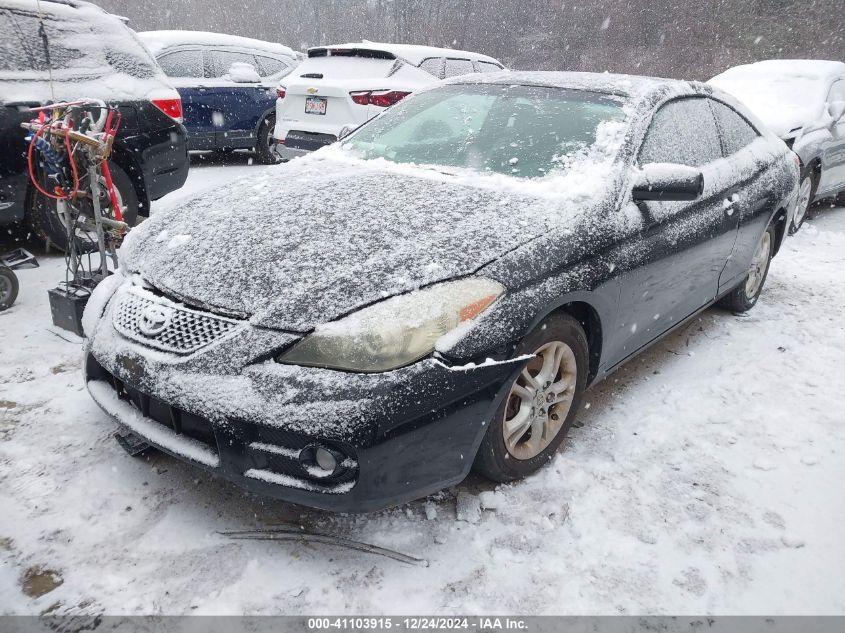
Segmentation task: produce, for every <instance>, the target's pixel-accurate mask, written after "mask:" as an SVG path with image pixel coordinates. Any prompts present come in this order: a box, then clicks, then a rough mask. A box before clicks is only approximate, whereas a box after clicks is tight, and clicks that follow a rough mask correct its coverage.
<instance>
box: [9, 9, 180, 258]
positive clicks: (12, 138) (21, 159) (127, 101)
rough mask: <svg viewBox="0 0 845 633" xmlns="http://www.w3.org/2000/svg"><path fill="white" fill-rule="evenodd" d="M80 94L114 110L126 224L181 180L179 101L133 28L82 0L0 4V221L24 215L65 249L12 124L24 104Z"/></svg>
mask: <svg viewBox="0 0 845 633" xmlns="http://www.w3.org/2000/svg"><path fill="white" fill-rule="evenodd" d="M82 98H86V99H87V98H92V99H100V100H102V101H104V102H106V103H109V104H112V105H117V106H118V107H119V108H120V112H121V114H122V119H121V124H120V129H119V131H118V134H117V138H116V140H115V145H114V150H113V153H112V156H111V159H110V168H111V173H112V177H113V180H114V184H115V187H116V189H117V194H118V196H119V197H120V198H121V204H122V206H124V207H125V212H124V217H125V219H126V220H127V221H128V222H130V223H134V222H135V221H137V218H138V216H139V215H148V214H149V208H150V202H151V201H152V200H156V199H157V198H160V197H162V196H163V195H165V194H167V193H169V192H171V191H173V190H175V189H178V188H179V187H181V186H182V185H183V184H184V182H185V179H186V178H187V176H188V164H189V162H188V153H187V144H186V134H185V128H184V127H183V126H182V122H181V121H182V102H181V100H180V98H179V94H178V93H177V92H176V91H175V90H174V89H173V87H172V86H171V85H170V84H169V83H168V80H167V78H166V77H165V75H164V73H163V72H162V71H161V69H160V68H159V67H158V65H157V64H156V62H155V60H154V59H153V58H152V57H151V55H150V54H149V52H148V51H147V50H146V48H144V46H143V45H142V44H141V42H140V40H139V39H138V37H137V36H136V34H135V33H134V32H133V31H132V30H131V29H129V28H128V27H127V26H126V25H125V24H124V23H123V21H122V20H121V19H119V18H118V17H116V16H113V15H110V14H108V13H106V12H104V11H103V10H102V9H100V8H99V7H96V6H95V5H92V4H89V3H87V2H77V1H75V0H63V1H47V0H42V2H41V3H40V10H38V8H37V7H36V5H35V3H34V2H33V3H26V2H21V1H20V0H0V226H6V225H10V224H15V223H21V222H24V221H26V222H27V223H28V224H29V225H30V226H31V227H32V228H33V229H34V230H35V232H36V233H37V234H38V235H39V236H40V237H42V238H44V239H47V240H49V241H50V242H52V243H54V244H55V245H56V246H58V247H60V248H65V247H66V246H67V243H66V242H67V237H66V231H65V227H64V225H63V224H62V220H61V218H60V216H59V215H58V214H56V213H54V212H53V208H52V205H48V204H47V203H46V202H45V200H44V199H43V197H42V196H37V195H34V194H33V191H34V190H33V188H32V187H31V185H30V182H29V175H28V171H27V161H26V151H27V145H28V144H27V142H26V140H25V136H26V132H25V131H24V130H23V129H22V128H21V127H20V124H21V122H24V121H27V120H29V119H31V118H32V117H33V114H32V113H31V112H29V108H31V107H33V106H38V105H43V104H47V103H53V102H60V101H72V100H75V99H82Z"/></svg>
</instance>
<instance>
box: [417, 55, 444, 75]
mask: <svg viewBox="0 0 845 633" xmlns="http://www.w3.org/2000/svg"><path fill="white" fill-rule="evenodd" d="M420 68H421V69H422V70H424V71H425V72H427V73H428V74H429V75H434V76H435V77H437V78H438V79H440V78H441V77H442V76H443V58H442V57H429V58H428V59H424V60H423V61H422V63H421V64H420Z"/></svg>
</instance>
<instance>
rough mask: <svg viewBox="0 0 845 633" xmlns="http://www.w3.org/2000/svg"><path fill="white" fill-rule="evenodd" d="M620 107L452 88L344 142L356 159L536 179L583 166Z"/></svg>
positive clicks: (567, 96) (576, 97)
mask: <svg viewBox="0 0 845 633" xmlns="http://www.w3.org/2000/svg"><path fill="white" fill-rule="evenodd" d="M624 119H625V113H624V111H623V109H622V104H621V102H619V101H617V100H615V99H611V98H608V97H606V96H603V95H599V94H597V93H591V92H585V91H574V90H565V89H559V88H548V87H539V86H519V85H517V86H506V85H454V86H448V87H444V88H442V89H441V90H437V91H431V92H425V93H422V94H420V95H418V96H417V97H415V98H413V99H408V100H407V101H405V102H403V103H401V104H400V105H398V106H395V107H394V108H393V109H392V111H389V112H387V113H385V114H384V116H382V117H380V118H379V119H377V120H375V121H373V122H372V123H371V124H369V125H367V126H365V127H364V128H362V129H361V130H360V131H359V132H357V133H356V134H354V135H353V136H352V137H350V139H349V141H348V142H347V143H345V144H344V147H345V148H347V149H349V150H350V151H352V152H354V153H355V154H357V155H359V156H360V157H362V158H367V159H373V158H384V159H386V160H389V161H392V162H397V163H415V164H422V165H434V166H438V167H458V168H466V169H471V170H476V171H480V172H493V173H499V174H505V175H509V176H514V177H517V178H542V177H544V176H546V175H548V174H550V173H554V172H557V171H561V170H563V171H566V170H568V169H569V168H570V167H571V166H572V165H573V164H574V163H575V162H577V161H579V160H582V159H584V158H585V157H586V156H587V154H588V152H589V150H590V148H591V147H592V146H593V145H595V143H596V140H597V136H600V135H602V134H604V133H605V132H604V130H603V128H604V127H605V126H606V125H607V124H609V123H615V122H621V121H623V120H624Z"/></svg>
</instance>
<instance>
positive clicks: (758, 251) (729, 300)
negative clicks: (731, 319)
mask: <svg viewBox="0 0 845 633" xmlns="http://www.w3.org/2000/svg"><path fill="white" fill-rule="evenodd" d="M775 239H776V236H775V227H774V226H772V225H769V227H768V228H767V229H766V232H765V233H763V235H762V237H761V238H760V241H759V242H758V243H757V248H755V249H754V256H753V257H752V258H751V268H750V269H749V271H748V276H747V277H746V278H745V281H743V282H742V283H741V284H740V285H739V286H737V287H736V288H734V290H732V291H731V292H730V294H728V295H725V296H724V297H723V298H722V299H721V300H720V301H719V305H720V306H722V307H723V308H725V309H727V310H731V311H732V312H736V313H742V312H748V311H749V310H750V309H751V308H753V307H754V306H755V304H756V303H757V299H759V298H760V294H761V293H762V292H763V286H764V285H765V284H766V278H767V277H768V275H769V265H770V264H771V263H772V257H773V256H774V252H775Z"/></svg>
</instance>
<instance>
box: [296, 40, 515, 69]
mask: <svg viewBox="0 0 845 633" xmlns="http://www.w3.org/2000/svg"><path fill="white" fill-rule="evenodd" d="M333 48H356V49H363V50H374V51H383V52H386V53H390V54H392V55H393V56H394V57H399V58H401V59H404V60H405V61H407V62H410V63H411V64H413V65H414V66H419V65H420V64H421V63H422V62H423V61H424V60H426V59H428V58H429V57H465V58H468V59H474V60H476V61H482V62H489V63H491V64H496V65H497V66H502V63H501V62H500V61H499V60H497V59H495V58H493V57H490V56H488V55H482V54H481V53H473V52H471V51H461V50H457V49H454V48H440V47H437V46H420V45H416V44H390V43H388V42H371V41H370V40H361V41H360V42H348V43H346V44H329V45H326V46H313V47H311V48H309V49H308V53H309V55H310V53H311V51H317V50H326V49H333Z"/></svg>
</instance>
